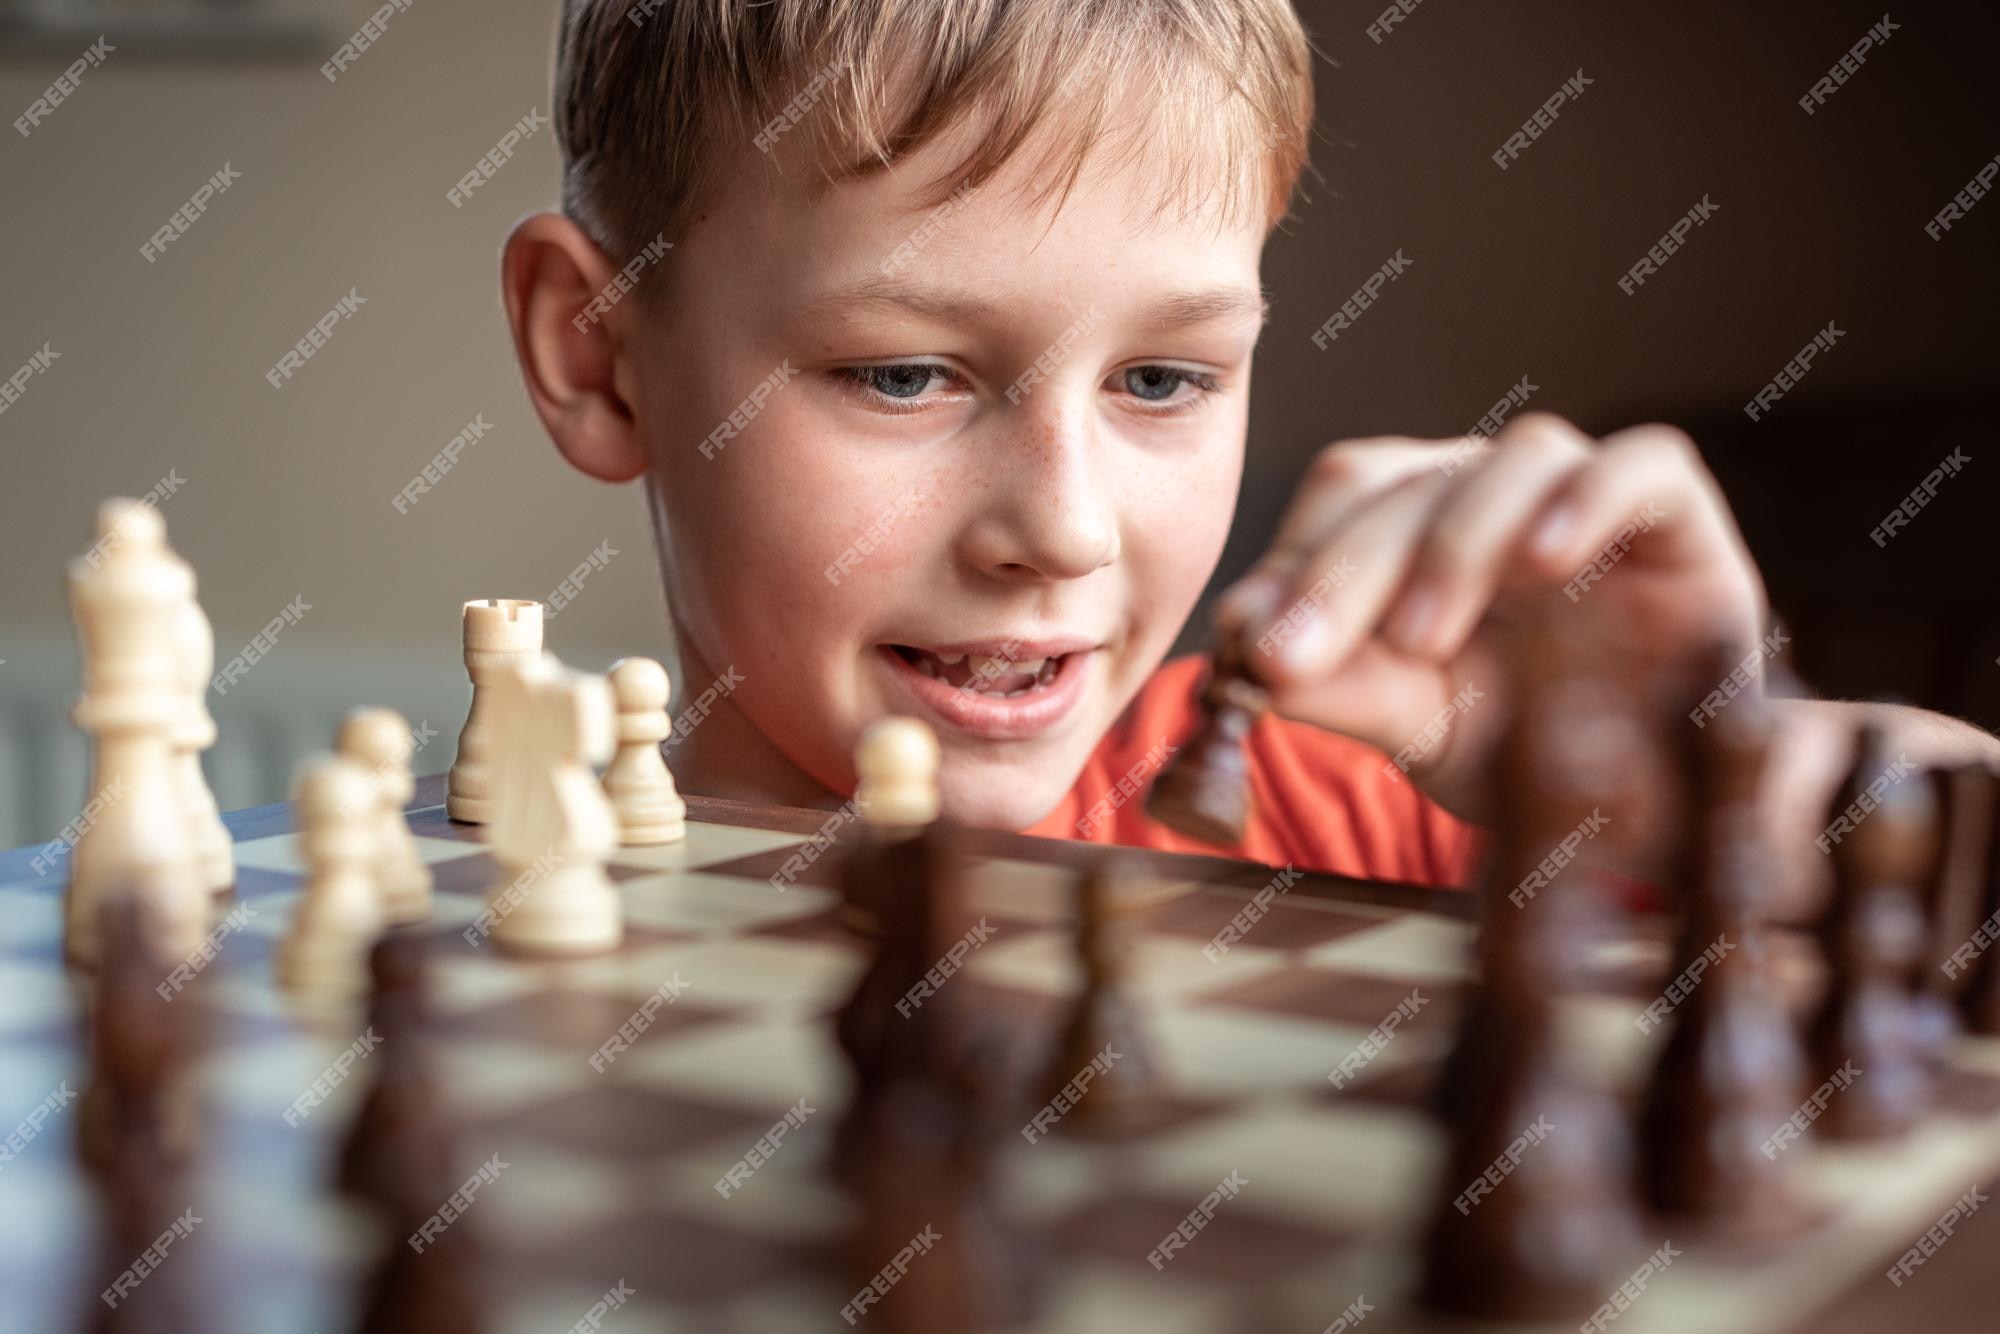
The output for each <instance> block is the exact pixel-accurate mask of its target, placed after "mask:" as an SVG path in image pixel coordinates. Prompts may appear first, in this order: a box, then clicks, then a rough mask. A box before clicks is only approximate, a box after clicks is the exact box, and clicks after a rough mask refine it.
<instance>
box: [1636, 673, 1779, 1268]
mask: <svg viewBox="0 0 2000 1334" xmlns="http://www.w3.org/2000/svg"><path fill="white" fill-rule="evenodd" d="M1740 658H1741V655H1740V654H1729V653H1715V654H1710V655H1708V656H1707V658H1706V660H1705V666H1706V667H1707V670H1705V671H1703V672H1702V673H1701V674H1700V680H1701V681H1703V682H1704V683H1706V682H1711V681H1717V680H1723V679H1726V677H1727V674H1728V670H1729V667H1730V666H1731V664H1732V662H1733V661H1736V660H1740ZM1674 716H1675V721H1676V724H1678V720H1679V717H1680V716H1681V715H1680V713H1679V712H1677V713H1676V714H1675V715H1674ZM1685 735H1686V738H1687V744H1686V745H1685V746H1683V747H1682V748H1681V750H1682V754H1681V763H1680V768H1681V770H1682V773H1683V775H1684V777H1685V778H1686V780H1687V782H1686V784H1685V785H1686V786H1687V787H1688V788H1689V789H1690V790H1691V793H1692V795H1691V798H1690V800H1689V801H1688V802H1687V804H1686V817H1685V818H1686V833H1685V835H1684V836H1683V838H1682V839H1681V840H1680V847H1681V848H1683V849H1685V852H1684V854H1683V856H1682V857H1681V859H1680V862H1679V865H1678V866H1677V867H1676V869H1675V871H1674V872H1673V878H1674V880H1675V881H1677V882H1678V884H1679V887H1680V888H1679V892H1678V893H1677V894H1676V898H1677V899H1678V900H1679V901H1680V902H1681V903H1682V904H1683V913H1684V916H1683V921H1682V926H1681V932H1680V938H1679V943H1678V945H1677V948H1676V949H1675V952H1674V966H1673V974H1672V976H1673V978H1674V980H1675V982H1676V983H1677V984H1679V985H1681V986H1683V987H1686V988H1691V989H1690V990H1688V991H1687V992H1686V994H1685V996H1683V997H1681V998H1680V999H1679V1002H1678V1006H1677V1007H1672V1015H1671V1017H1670V1018H1669V1017H1668V1016H1667V1015H1666V1014H1665V1013H1658V1014H1656V1013H1655V1007H1652V1006H1649V1007H1648V1009H1647V1011H1646V1012H1645V1015H1644V1016H1642V1019H1641V1027H1642V1029H1647V1028H1650V1026H1653V1025H1658V1024H1668V1025H1670V1028H1669V1032H1668V1036H1667V1040H1666V1042H1665V1044H1664V1046H1663V1047H1662V1049H1661V1053H1660V1057H1659V1059H1658V1062H1657V1063H1656V1064H1655V1066H1654V1068H1653V1072H1652V1077H1651V1079H1650V1080H1649V1081H1648V1084H1647V1086H1646V1091H1645V1094H1644V1098H1643V1101H1642V1104H1641V1108H1640V1112H1639V1118H1638V1129H1639V1183H1640V1189H1641V1193H1642V1194H1643V1195H1644V1196H1645V1198H1646V1201H1647V1203H1648V1204H1649V1205H1650V1206H1651V1207H1652V1208H1653V1209H1654V1210H1655V1211H1656V1212H1657V1213H1660V1214H1663V1215H1666V1216H1669V1217H1684V1218H1688V1219H1691V1220H1693V1221H1694V1222H1696V1223H1698V1224H1701V1225H1704V1226H1706V1227H1709V1228H1711V1229H1714V1230H1719V1231H1723V1232H1726V1233H1728V1234H1731V1235H1740V1236H1748V1237H1756V1236H1767V1235H1774V1234H1776V1233H1778V1232H1780V1231H1782V1230H1783V1229H1784V1228H1785V1227H1786V1226H1787V1225H1789V1224H1790V1223H1791V1222H1793V1221H1795V1220H1796V1218H1797V1217H1798V1213H1797V1201H1796V1200H1795V1198H1794V1197H1793V1195H1792V1193H1791V1191H1790V1189H1789V1186H1788V1181H1789V1176H1790V1168H1791V1166H1792V1162H1793V1160H1792V1159H1791V1158H1780V1157H1778V1156H1775V1155H1769V1154H1766V1153H1764V1152H1762V1150H1761V1146H1762V1144H1763V1142H1764V1140H1765V1139H1766V1138H1767V1137H1768V1136H1769V1135H1770V1133H1771V1132H1772V1130H1773V1129H1774V1128H1775V1127H1777V1126H1778V1125H1780V1124H1781V1123H1783V1122H1784V1120H1785V1119H1786V1118H1787V1117H1789V1116H1790V1115H1791V1114H1792V1112H1793V1110H1794V1109H1795V1108H1797V1106H1798V1105H1799V1100H1800V1098H1801V1096H1802V1089H1801V1087H1800V1086H1801V1083H1802V1076H1803V1071H1804V1064H1805V1062H1804V1053H1803V1051H1802V1050H1801V1048H1800V1044H1799V1039H1798V1036H1797V1033H1796V1031H1795V1030H1794V1028H1793V1026H1792V1021H1791V1018H1790V1016H1789V1015H1787V1013H1786V1012H1785V1008H1784V1006H1783V1004H1782V1003H1781V1001H1780V1000H1779V998H1778V996H1777V994H1776V992H1775V990H1774V988H1773V986H1772V984H1771V979H1770V966H1769V960H1768V957H1767V951H1766V948H1765V942H1764V933H1763V925H1764V912H1765V909H1766V906H1767V905H1766V899H1765V896H1766V894H1767V893H1768V892H1769V889H1770V887H1771V885H1772V884H1773V883H1774V882H1775V880H1776V866H1777V863H1776V855H1775V849H1774V848H1773V847H1772V845H1771V843H1770V840H1769V838H1768V836H1767V835H1766V834H1765V832H1764V830H1763V828H1762V825H1761V821H1760V811H1759V798H1760V795H1761V789H1762V786H1763V781H1764V773H1765V769H1766V764H1767V761H1768V759H1769V754H1770V746H1771V735H1770V716H1769V710H1768V708H1767V706H1766V705H1765V703H1764V701H1763V699H1762V697H1761V696H1760V695H1757V694H1754V693H1745V694H1743V695H1740V696H1738V697H1737V698H1736V699H1735V700H1734V701H1733V702H1732V704H1731V706H1730V707H1729V708H1728V709H1727V710H1725V711H1723V712H1721V713H1718V714H1716V715H1715V716H1714V717H1712V718H1711V719H1709V720H1708V721H1707V722H1706V723H1705V725H1704V726H1703V728H1702V729H1701V730H1700V731H1698V732H1692V733H1686V734H1685ZM1668 1002H1669V997H1667V996H1665V995H1663V996H1662V997H1661V999H1660V1001H1659V1002H1656V1005H1657V1006H1658V1008H1659V1009H1660V1010H1662V1011H1664V1010H1666V1009H1668V1008H1670V1007H1669V1004H1668Z"/></svg>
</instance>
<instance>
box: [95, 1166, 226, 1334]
mask: <svg viewBox="0 0 2000 1334" xmlns="http://www.w3.org/2000/svg"><path fill="white" fill-rule="evenodd" d="M97 1195H98V1200H99V1204H100V1206H101V1208H102V1211H103V1223H102V1225H101V1226H100V1229H99V1232H100V1238H101V1241H100V1246H101V1249H100V1251H99V1259H98V1263H97V1282H96V1285H95V1286H94V1287H93V1288H92V1290H91V1292H90V1294H89V1295H88V1297H87V1299H86V1301H85V1303H84V1309H85V1316H84V1319H83V1321H82V1323H81V1325H80V1327H79V1328H80V1329H81V1330H82V1331H84V1334H206V1332H207V1331H208V1330H209V1329H211V1328H212V1327H213V1324H212V1319H211V1318H210V1317H208V1316H206V1315H204V1316H200V1317H197V1315H196V1313H195V1311H194V1309H193V1308H192V1305H191V1303H190V1302H189V1299H188V1291H189V1275H190V1273H191V1272H192V1271H191V1266H193V1265H194V1264H195V1261H196V1257H195V1256H194V1255H193V1254H192V1253H190V1252H192V1251H193V1248H194V1245H195V1243H196V1241H197V1240H198V1237H197V1236H196V1235H195V1234H194V1233H192V1232H190V1233H188V1234H187V1235H176V1236H175V1237H174V1240H173V1243H172V1248H171V1249H169V1250H168V1251H167V1253H166V1256H165V1259H164V1260H163V1261H162V1262H161V1263H160V1264H159V1265H157V1266H156V1267H154V1268H153V1270H152V1272H150V1273H148V1274H147V1275H145V1277H143V1278H141V1279H140V1280H139V1281H138V1283H137V1284H136V1285H128V1286H127V1287H126V1289H125V1290H124V1291H123V1292H118V1291H116V1290H115V1289H114V1286H113V1285H115V1284H117V1283H118V1282H119V1280H120V1278H121V1277H122V1276H123V1275H124V1274H125V1273H126V1272H127V1271H128V1270H129V1269H130V1268H131V1267H132V1265H133V1264H135V1263H136V1262H137V1261H138V1259H139V1257H140V1255H141V1254H143V1253H144V1251H145V1250H146V1248H147V1247H148V1246H151V1245H152V1244H153V1243H154V1242H156V1241H158V1240H159V1239H160V1237H161V1235H162V1234H163V1233H166V1232H168V1231H169V1230H170V1229H172V1228H173V1225H174V1223H175V1221H176V1220H177V1219H178V1218H179V1217H180V1216H181V1214H182V1212H183V1211H185V1210H187V1209H188V1207H189V1204H190V1201H189V1200H188V1199H187V1198H186V1195H185V1192H183V1191H181V1190H180V1177H179V1174H178V1173H175V1172H171V1171H162V1170H161V1169H160V1165H159V1163H158V1161H157V1159H156V1158H155V1156H154V1154H153V1151H152V1149H151V1147H150V1146H148V1145H144V1144H140V1143H137V1142H129V1143H127V1144H125V1145H123V1146H120V1147H119V1148H117V1149H115V1150H114V1151H113V1152H112V1155H111V1157H110V1159H109V1160H107V1162H106V1164H105V1176H104V1177H103V1178H102V1179H101V1180H100V1181H99V1182H98V1188H97ZM197 1216H199V1212H198V1211H197ZM107 1291H110V1292H111V1294H112V1296H113V1298H114V1299H115V1300H116V1303H117V1304H116V1305H107V1304H106V1303H105V1301H104V1300H103V1295H102V1294H104V1293H105V1292H107Z"/></svg>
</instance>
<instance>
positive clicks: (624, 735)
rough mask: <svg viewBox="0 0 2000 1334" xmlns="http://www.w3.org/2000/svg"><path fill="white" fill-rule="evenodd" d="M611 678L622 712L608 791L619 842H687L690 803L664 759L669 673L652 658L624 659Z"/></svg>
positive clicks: (606, 777) (608, 768)
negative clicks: (616, 817) (616, 819)
mask: <svg viewBox="0 0 2000 1334" xmlns="http://www.w3.org/2000/svg"><path fill="white" fill-rule="evenodd" d="M606 676H607V679H608V680H609V681H610V682H611V696H612V702H613V705H614V706H615V707H616V709H617V711H618V749H617V751H616V752H615V753H614V754H613V755H612V757H611V763H610V764H609V765H608V766H606V768H605V770H604V791H605V794H606V795H607V796H609V797H610V798H611V805H612V807H613V808H614V809H616V810H617V812H618V828H619V841H620V842H622V843H624V844H626V845H627V846H637V845H648V844H655V843H673V842H677V841H678V840H680V839H683V838H685V837H687V803H686V802H685V801H682V800H681V795H680V793H679V792H678V791H676V790H675V788H674V776H673V775H672V774H671V773H669V772H668V771H667V762H666V760H665V759H663V758H662V757H661V755H660V743H661V742H662V741H665V740H666V739H667V733H668V732H669V731H670V730H671V728H670V726H669V724H668V722H667V699H668V696H669V695H670V693H671V687H670V685H669V683H668V681H667V672H666V669H665V668H664V667H662V666H660V664H659V663H657V662H654V661H653V660H652V659H651V658H620V659H619V660H618V661H617V662H614V663H612V664H611V670H610V671H609V672H608V673H606Z"/></svg>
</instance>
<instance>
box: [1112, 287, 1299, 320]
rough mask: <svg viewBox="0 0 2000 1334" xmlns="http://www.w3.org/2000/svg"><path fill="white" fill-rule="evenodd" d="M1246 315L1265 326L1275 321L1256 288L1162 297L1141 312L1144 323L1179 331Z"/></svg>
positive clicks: (1212, 290) (1220, 288)
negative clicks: (1183, 328) (1251, 316)
mask: <svg viewBox="0 0 2000 1334" xmlns="http://www.w3.org/2000/svg"><path fill="white" fill-rule="evenodd" d="M1243 315H1255V316H1256V317H1257V323H1258V325H1260V326H1261V325H1263V324H1264V323H1265V322H1267V321H1268V320H1269V319H1270V318H1271V303H1270V302H1269V301H1267V300H1265V299H1264V294H1263V293H1262V292H1260V291H1258V290H1257V289H1256V288H1254V287H1236V286H1233V285H1223V286H1218V287H1208V288H1203V289H1201V290H1200V291H1194V292H1173V293H1170V294H1168V295H1166V296H1163V297H1160V298H1158V299H1157V300H1155V301H1152V302H1151V303H1149V304H1148V305H1146V306H1145V307H1144V309H1142V310H1141V311H1140V313H1139V319H1140V322H1141V323H1143V324H1149V325H1166V326H1167V327H1169V328H1178V327H1181V326H1183V325H1189V324H1206V323H1208V322H1209V321H1211V320H1220V319H1229V318H1232V317H1239V316H1243Z"/></svg>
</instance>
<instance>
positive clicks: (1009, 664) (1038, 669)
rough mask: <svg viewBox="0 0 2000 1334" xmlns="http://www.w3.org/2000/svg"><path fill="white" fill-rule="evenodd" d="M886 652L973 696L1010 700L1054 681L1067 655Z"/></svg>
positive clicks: (903, 648) (903, 647)
mask: <svg viewBox="0 0 2000 1334" xmlns="http://www.w3.org/2000/svg"><path fill="white" fill-rule="evenodd" d="M889 649H890V651H891V652H893V653H894V654H895V655H896V656H897V657H899V658H901V659H902V660H903V661H904V662H906V663H908V664H910V666H911V667H913V668H915V669H916V670H917V671H918V672H920V673H922V674H923V675H925V676H928V677H930V678H931V679H932V680H935V681H942V682H944V683H945V684H946V685H948V686H954V687H956V688H957V689H960V690H965V691H970V692H972V693H974V694H980V695H991V696H995V697H998V698H1001V699H1011V698H1013V697H1014V696H1016V695H1025V694H1027V693H1029V692H1030V691H1033V690H1040V689H1042V688H1043V687H1045V686H1047V685H1048V684H1049V682H1051V681H1053V680H1055V678H1056V673H1057V672H1058V671H1060V670H1061V668H1062V662H1063V659H1064V658H1066V657H1068V656H1069V655H1068V654H1065V653H1058V654H1054V655H1052V656H1048V657H1041V658H1025V657H1024V658H1019V659H1015V658H1004V657H991V656H988V655H986V654H980V653H948V652H942V651H940V652H932V651H931V650H929V649H921V648H913V647H911V646H910V645H908V644H891V645H889Z"/></svg>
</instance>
